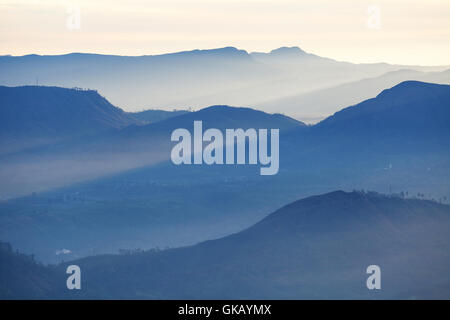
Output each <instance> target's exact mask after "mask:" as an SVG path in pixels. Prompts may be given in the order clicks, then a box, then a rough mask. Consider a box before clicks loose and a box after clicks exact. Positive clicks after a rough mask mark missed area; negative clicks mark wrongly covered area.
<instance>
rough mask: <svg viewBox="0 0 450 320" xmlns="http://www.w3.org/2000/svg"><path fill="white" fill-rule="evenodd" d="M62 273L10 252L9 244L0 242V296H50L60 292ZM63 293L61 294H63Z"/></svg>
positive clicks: (38, 297) (28, 257)
mask: <svg viewBox="0 0 450 320" xmlns="http://www.w3.org/2000/svg"><path fill="white" fill-rule="evenodd" d="M63 281H64V275H61V276H59V275H58V274H57V273H56V272H55V270H54V269H53V268H51V267H46V266H44V265H43V264H40V263H38V262H36V261H35V260H34V257H33V256H32V255H31V256H28V255H24V254H21V253H18V252H13V250H12V247H11V245H10V244H9V243H6V242H0V299H2V300H8V299H51V298H56V297H57V296H56V295H55V292H56V291H59V292H62V290H61V288H63V287H64V282H63ZM63 295H64V294H63V293H62V295H60V297H62V296H63Z"/></svg>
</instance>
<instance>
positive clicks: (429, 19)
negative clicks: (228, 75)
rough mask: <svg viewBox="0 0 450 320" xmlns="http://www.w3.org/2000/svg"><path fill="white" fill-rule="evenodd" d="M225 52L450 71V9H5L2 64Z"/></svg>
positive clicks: (1, 3)
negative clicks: (289, 51) (27, 58)
mask: <svg viewBox="0 0 450 320" xmlns="http://www.w3.org/2000/svg"><path fill="white" fill-rule="evenodd" d="M78 13H79V14H78ZM225 46H234V47H237V48H239V49H244V50H247V51H248V52H252V51H263V52H268V51H270V50H272V49H275V48H278V47H281V46H299V47H301V48H302V49H303V50H305V51H307V52H311V53H315V54H318V55H321V56H325V57H330V58H333V59H337V60H344V61H351V62H388V63H398V64H415V65H450V0H382V1H381V0H380V1H377V0H373V1H365V0H341V1H337V0H305V1H294V0H266V1H256V0H239V1H237V0H175V1H174V0H150V1H144V0H126V1H125V0H116V1H107V0H0V55H6V54H11V55H24V54H30V53H37V54H62V53H69V52H92V53H104V54H120V55H144V54H160V53H168V52H176V51H183V50H192V49H208V48H218V47H225Z"/></svg>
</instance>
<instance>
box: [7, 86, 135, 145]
mask: <svg viewBox="0 0 450 320" xmlns="http://www.w3.org/2000/svg"><path fill="white" fill-rule="evenodd" d="M133 123H134V124H136V123H138V121H137V120H135V119H134V118H133V117H131V116H129V115H128V114H127V113H125V112H124V111H122V110H121V109H119V108H117V107H114V106H113V105H111V104H110V103H109V102H108V101H107V100H106V99H105V98H103V97H102V96H100V95H99V94H98V93H97V92H96V91H94V90H79V89H66V88H59V87H43V86H24V87H3V86H0V139H1V149H0V152H7V151H17V150H20V149H21V148H23V147H31V146H35V145H36V144H44V143H50V142H55V141H58V140H62V139H65V138H69V137H78V136H82V135H87V134H93V133H99V132H102V131H106V130H114V129H120V128H123V127H125V126H127V125H130V124H133Z"/></svg>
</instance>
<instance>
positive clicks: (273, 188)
mask: <svg viewBox="0 0 450 320" xmlns="http://www.w3.org/2000/svg"><path fill="white" fill-rule="evenodd" d="M449 102H450V89H449V86H446V85H437V84H429V83H421V82H404V83H402V84H400V85H397V86H395V87H393V88H391V89H388V90H385V91H383V92H382V93H381V94H379V95H378V96H377V97H376V98H374V99H370V100H367V101H364V102H362V103H360V104H358V105H355V106H353V107H349V108H346V109H344V110H342V111H341V112H338V113H336V114H335V115H333V116H331V117H329V118H328V119H326V120H324V121H323V122H321V123H319V124H317V125H314V126H305V125H304V124H302V123H301V122H297V121H295V120H293V119H291V118H289V117H285V116H282V115H270V114H267V113H264V112H261V111H256V110H252V109H249V108H232V107H227V106H214V107H210V108H206V109H203V110H200V111H198V112H191V113H187V114H183V115H180V116H175V117H172V118H170V119H166V120H164V121H161V122H157V123H153V124H149V125H144V126H136V125H132V126H128V127H125V128H124V129H121V130H114V131H113V132H109V133H108V134H102V135H99V136H94V137H90V139H75V140H73V139H69V140H65V141H63V142H61V143H59V144H56V145H53V146H48V147H46V148H38V149H36V150H33V151H27V152H23V153H18V154H15V155H14V156H9V157H3V158H2V159H0V161H1V164H2V165H1V170H0V173H1V175H2V179H1V180H2V182H3V183H4V185H3V186H2V188H3V189H2V190H4V192H7V191H9V190H12V189H13V187H14V186H15V187H16V188H17V189H19V190H21V191H24V190H25V191H27V192H28V193H31V192H33V191H34V192H37V194H35V195H33V196H26V197H23V198H17V199H11V200H9V201H3V202H1V203H0V211H1V212H2V213H3V214H2V216H1V218H0V219H1V223H0V225H1V226H2V227H1V229H0V238H2V239H6V240H8V241H11V242H12V244H13V245H14V246H16V247H18V248H19V249H20V250H22V251H25V252H26V253H35V254H36V255H37V256H38V257H41V258H43V259H45V260H49V261H52V260H53V261H54V260H55V259H60V257H57V256H56V255H55V251H57V250H60V249H61V248H68V249H70V250H71V251H72V253H73V254H72V257H75V256H77V255H78V256H84V255H87V254H92V253H102V252H117V250H118V249H119V248H123V249H127V248H143V249H148V248H151V247H156V246H159V247H165V246H171V247H174V246H180V245H186V244H193V243H196V242H199V241H202V240H205V239H211V238H217V237H220V236H224V235H226V234H229V233H231V232H237V231H239V230H242V229H243V228H245V227H247V226H249V225H251V224H253V223H255V222H257V221H258V220H260V219H261V218H263V217H264V216H265V215H266V214H267V213H268V212H271V211H274V210H276V209H277V208H278V207H280V206H282V205H284V204H286V203H288V202H291V201H294V200H295V199H298V198H300V197H304V196H308V195H312V194H318V193H324V192H328V191H331V190H336V189H345V190H353V189H366V190H367V189H368V190H375V191H379V192H385V193H391V192H393V193H401V192H403V193H408V194H409V196H417V195H418V194H419V195H420V196H421V197H423V196H424V194H425V196H426V197H427V198H435V199H436V200H441V201H446V200H445V199H446V198H447V199H448V198H449V194H448V190H450V189H449V181H450V176H449V172H450V170H449V163H450V162H449V159H450V154H449V153H450V151H449V150H448V148H446V146H447V145H448V144H449V137H450V135H449V132H448V128H449V126H448V123H449V105H450V103H449ZM194 120H203V122H204V127H205V128H207V127H217V128H221V129H223V128H238V127H244V128H246V127H255V128H257V127H265V128H280V134H281V136H280V144H281V146H280V148H281V149H280V171H279V173H278V174H277V175H275V176H271V177H262V176H260V175H259V166H237V167H236V166H175V165H173V164H172V163H171V162H170V161H169V154H170V150H171V146H172V145H173V144H171V143H170V134H171V132H172V130H173V129H175V128H179V127H184V128H188V129H191V128H192V122H193V121H194ZM67 169H70V170H67ZM126 170H129V171H126ZM18 172H20V173H21V174H20V175H19V174H17V173H18ZM107 174H108V175H109V176H105V175H107ZM77 179H78V180H77ZM82 180H84V181H85V182H83V183H77V184H76V183H75V182H80V181H82ZM63 185H64V186H65V187H62V186H63ZM52 186H53V187H54V188H55V189H53V190H50V191H46V192H44V190H48V188H50V187H52ZM44 187H47V188H46V189H45V188H44ZM56 187H60V188H56ZM39 188H42V189H39ZM43 229H45V230H46V232H45V233H42V231H41V230H43ZM79 234H83V237H78V236H77V235H79ZM25 235H26V236H25Z"/></svg>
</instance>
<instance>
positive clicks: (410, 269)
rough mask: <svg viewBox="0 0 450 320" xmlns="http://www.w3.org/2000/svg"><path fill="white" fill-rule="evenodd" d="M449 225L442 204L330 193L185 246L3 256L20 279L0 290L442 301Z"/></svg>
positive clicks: (18, 294) (447, 291)
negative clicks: (375, 269) (35, 259)
mask: <svg viewBox="0 0 450 320" xmlns="http://www.w3.org/2000/svg"><path fill="white" fill-rule="evenodd" d="M449 230H450V206H448V205H441V204H438V203H436V202H432V201H426V200H414V199H403V198H400V197H387V196H384V195H379V194H376V193H363V192H351V193H347V192H343V191H336V192H331V193H328V194H324V195H320V196H313V197H309V198H305V199H302V200H299V201H296V202H294V203H291V204H289V205H287V206H285V207H283V208H281V209H279V210H277V211H276V212H274V213H272V214H270V215H269V216H267V217H266V218H265V219H263V220H262V221H260V222H259V223H257V224H255V225H254V226H252V227H250V228H248V229H246V230H244V231H242V232H239V233H236V234H233V235H231V236H227V237H225V238H221V239H218V240H212V241H206V242H202V243H200V244H197V245H194V246H190V247H184V248H178V249H168V250H164V251H155V250H151V251H146V252H141V253H123V254H121V255H100V256H93V257H88V258H84V259H80V260H76V261H71V262H67V263H64V264H62V265H60V266H58V267H57V268H52V269H49V268H46V269H44V268H38V267H37V266H36V265H34V266H33V265H32V264H28V268H27V265H24V264H23V263H22V264H18V262H17V260H18V258H17V257H14V256H11V255H10V256H9V258H8V259H10V260H11V261H9V260H8V261H9V262H8V263H6V264H7V265H10V264H11V263H15V264H16V265H19V266H21V268H20V269H17V270H15V269H12V268H9V269H8V273H7V275H8V276H9V277H8V279H22V280H20V281H19V280H15V281H11V280H9V281H5V282H4V283H3V286H2V288H3V289H2V295H3V296H4V295H5V292H11V293H14V295H10V297H15V298H24V297H27V298H28V297H29V298H36V297H39V295H36V294H35V293H36V291H37V290H38V289H39V288H40V290H41V294H42V296H41V297H42V298H49V297H50V298H100V299H349V298H352V299H361V298H362V299H379V298H391V299H429V298H434V299H448V298H450V276H449V274H448V270H449V268H450V241H449V240H450V231H449ZM69 264H76V265H79V266H80V268H81V270H82V290H81V291H79V292H73V291H72V292H69V291H68V290H66V289H64V288H63V285H64V284H65V279H64V277H65V267H66V266H67V265H69ZM369 265H378V266H380V268H381V290H373V291H369V290H368V289H367V288H366V279H367V277H368V276H369V275H368V274H366V268H367V267H368V266H369ZM24 269H27V270H24ZM19 270H20V271H19ZM19 272H20V273H21V274H23V278H19V277H18V275H17V273H19ZM5 274H6V273H5ZM31 280H33V281H31ZM61 283H62V284H61ZM24 284H25V285H24ZM22 285H24V287H22ZM27 285H28V286H30V289H29V290H28V291H27ZM17 286H19V287H20V289H21V290H18V289H17ZM38 292H39V291H38Z"/></svg>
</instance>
